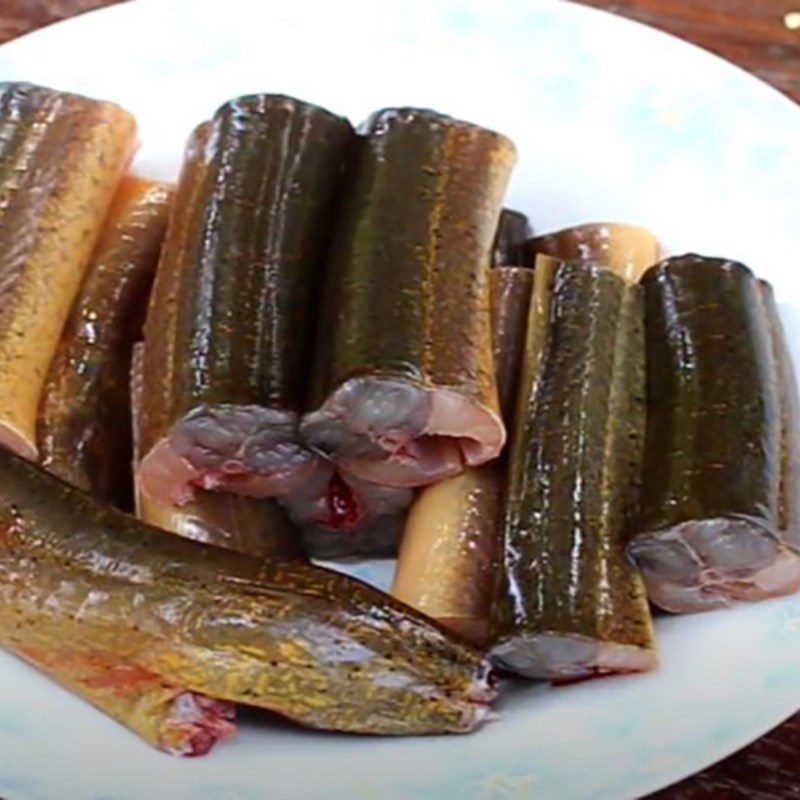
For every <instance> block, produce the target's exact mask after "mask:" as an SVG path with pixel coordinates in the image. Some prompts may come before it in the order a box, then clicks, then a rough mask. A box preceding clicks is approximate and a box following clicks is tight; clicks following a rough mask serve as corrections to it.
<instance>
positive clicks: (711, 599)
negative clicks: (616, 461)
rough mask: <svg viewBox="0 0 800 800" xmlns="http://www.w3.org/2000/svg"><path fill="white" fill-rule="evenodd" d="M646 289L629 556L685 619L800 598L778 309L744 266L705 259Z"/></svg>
mask: <svg viewBox="0 0 800 800" xmlns="http://www.w3.org/2000/svg"><path fill="white" fill-rule="evenodd" d="M642 285H643V287H644V291H645V300H646V311H647V316H646V321H647V324H646V328H647V363H648V370H647V395H648V428H647V443H646V448H645V468H644V488H643V494H642V518H641V521H640V523H639V526H638V528H639V530H640V531H641V533H640V534H639V535H638V536H637V537H636V538H635V539H634V540H633V541H632V542H631V544H630V546H629V552H630V554H631V556H632V557H633V559H634V560H635V561H636V563H637V565H638V566H639V568H640V569H641V571H642V574H643V575H644V578H645V581H646V583H647V587H648V593H649V595H650V599H651V600H652V601H653V602H654V603H656V604H657V605H659V606H661V607H662V608H664V609H666V610H668V611H673V612H676V613H678V612H692V611H704V610H706V609H711V608H718V607H720V606H725V605H728V604H730V603H731V602H732V601H734V600H750V601H752V600H761V599H764V598H768V597H774V596H777V595H783V594H788V593H791V592H795V591H797V589H798V588H800V557H799V556H798V554H797V550H796V545H797V524H796V512H795V510H794V509H795V503H796V500H795V499H794V498H796V494H797V492H796V487H797V483H796V481H797V476H796V464H797V433H796V424H792V421H790V418H792V417H794V415H795V414H796V403H797V399H796V392H797V388H796V385H795V384H794V382H793V375H792V374H791V369H790V366H789V365H790V361H789V356H788V353H787V352H786V349H785V343H784V342H783V334H782V330H781V328H780V323H779V321H778V320H777V315H776V312H775V310H774V305H773V303H772V301H771V298H770V297H769V295H768V294H765V293H764V291H763V290H762V288H761V287H760V286H759V283H758V281H757V280H756V278H755V277H754V275H753V274H752V272H751V271H750V270H749V269H747V267H745V266H743V265H742V264H739V263H736V262H732V261H725V260H722V259H715V258H703V257H701V256H697V255H686V256H682V257H679V258H671V259H669V260H667V261H664V262H662V263H661V264H659V265H658V266H656V267H654V268H652V269H650V270H649V271H648V272H647V273H646V274H645V275H644V277H643V279H642ZM765 298H766V301H767V302H766V303H765V302H764V301H765ZM790 451H791V452H790ZM790 486H791V491H787V489H788V488H789V487H790ZM789 495H791V496H792V499H791V500H790V501H788V503H787V501H786V499H785V498H788V496H789ZM782 497H783V498H784V500H783V503H782V500H781V498H782ZM782 505H783V509H784V512H786V511H787V510H788V509H791V511H789V514H788V515H787V514H786V513H784V514H783V516H784V517H785V518H784V519H781V517H782V513H781V507H782ZM789 517H791V520H790V519H789Z"/></svg>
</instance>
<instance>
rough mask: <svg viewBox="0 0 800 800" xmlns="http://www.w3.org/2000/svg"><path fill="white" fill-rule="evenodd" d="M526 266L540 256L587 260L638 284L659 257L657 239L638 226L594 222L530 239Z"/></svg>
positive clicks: (566, 259)
mask: <svg viewBox="0 0 800 800" xmlns="http://www.w3.org/2000/svg"><path fill="white" fill-rule="evenodd" d="M525 250H526V252H527V257H526V263H527V265H528V266H531V267H533V266H535V264H536V257H537V255H548V256H553V257H555V258H558V259H560V260H562V261H585V262H588V263H591V264H596V265H598V266H603V267H608V268H609V269H611V270H612V271H613V272H616V273H617V275H619V276H620V277H621V278H624V279H625V280H627V281H630V282H633V283H635V282H636V281H638V280H639V278H641V276H642V275H643V273H644V272H645V271H646V270H648V269H649V268H650V267H652V266H653V265H654V264H656V263H657V262H658V260H659V258H660V254H661V246H660V245H659V243H658V240H657V239H656V237H655V236H654V235H653V234H652V233H651V232H650V231H649V230H648V229H647V228H642V227H640V226H639V225H629V224H627V223H623V222H592V223H588V224H586V225H576V226H575V227H572V228H564V230H561V231H557V232H555V233H548V234H546V235H544V236H537V237H536V238H534V239H530V240H528V242H527V243H526V245H525Z"/></svg>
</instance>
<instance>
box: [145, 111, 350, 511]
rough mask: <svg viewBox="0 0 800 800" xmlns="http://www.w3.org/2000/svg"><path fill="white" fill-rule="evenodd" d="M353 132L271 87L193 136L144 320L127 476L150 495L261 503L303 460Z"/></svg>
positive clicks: (299, 474)
mask: <svg viewBox="0 0 800 800" xmlns="http://www.w3.org/2000/svg"><path fill="white" fill-rule="evenodd" d="M353 136H354V134H353V130H352V128H351V126H350V124H349V123H348V122H347V121H346V120H345V119H343V118H341V117H337V116H334V115H333V114H331V113H329V112H328V111H325V110H324V109H322V108H319V107H318V106H314V105H310V104H308V103H304V102H302V101H300V100H294V99H292V98H288V97H283V96H280V95H249V96H245V97H239V98H236V99H234V100H231V101H229V102H227V103H225V104H224V105H223V106H221V107H220V108H219V109H218V110H217V112H216V113H215V115H214V117H213V119H212V120H211V121H210V122H206V123H203V124H202V125H200V126H199V127H198V128H197V129H196V130H195V131H194V132H193V135H192V137H191V138H190V141H189V144H188V146H187V150H186V156H185V160H184V165H183V170H182V173H181V177H180V180H179V186H178V189H177V194H176V198H175V203H174V209H173V213H172V215H171V218H170V222H169V226H168V229H167V237H166V242H165V245H164V250H163V253H162V257H161V261H160V264H159V267H158V271H157V274H156V279H155V284H154V287H153V294H152V299H151V302H150V308H149V310H148V314H147V321H146V324H145V337H144V338H145V343H146V347H145V364H144V384H145V389H144V404H143V408H142V418H143V423H142V460H141V462H140V463H139V467H138V481H139V484H140V486H141V489H142V491H143V492H145V493H146V494H148V495H149V496H150V497H151V498H152V499H153V500H155V501H157V502H167V503H173V504H176V505H181V504H183V503H186V502H189V501H190V500H191V499H192V497H193V496H194V494H195V490H196V489H197V488H200V489H209V490H224V491H228V492H233V493H236V494H243V495H250V496H255V497H273V496H277V495H282V494H286V493H288V492H289V491H291V490H292V489H294V488H296V487H297V486H299V485H301V484H302V483H304V482H305V481H307V480H309V478H310V476H311V475H312V474H313V472H314V470H315V469H316V467H317V463H318V457H317V456H316V455H315V454H313V453H312V452H310V451H309V450H308V449H307V448H306V447H305V446H304V445H303V444H302V443H301V442H300V441H299V440H298V432H297V423H298V417H299V414H300V412H301V410H302V406H303V402H304V399H305V393H306V377H307V374H308V369H307V367H306V362H307V360H308V359H309V357H310V353H309V344H310V333H311V330H312V327H313V326H312V321H313V320H312V316H311V312H312V309H313V305H314V301H315V295H316V289H317V288H318V284H319V282H320V279H321V268H322V257H323V254H324V252H325V249H326V246H327V244H328V242H327V238H328V229H329V223H330V216H331V207H332V203H333V200H334V197H335V194H336V191H337V187H338V182H339V177H340V172H341V169H342V165H343V162H344V160H345V158H346V157H347V155H348V153H349V150H350V147H351V145H352V139H353Z"/></svg>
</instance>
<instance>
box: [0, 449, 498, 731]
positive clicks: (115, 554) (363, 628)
mask: <svg viewBox="0 0 800 800" xmlns="http://www.w3.org/2000/svg"><path fill="white" fill-rule="evenodd" d="M0 646H2V647H4V648H5V649H8V650H9V651H11V652H12V653H16V654H18V655H20V656H21V657H23V658H27V659H29V660H30V661H32V662H34V663H36V664H37V665H39V666H40V668H41V669H44V670H45V671H46V672H47V673H48V674H50V675H51V676H53V677H54V678H55V679H56V680H59V679H60V678H62V677H64V676H66V680H65V682H67V683H69V682H80V681H82V680H84V678H83V677H82V675H81V674H80V673H81V671H82V670H83V669H84V667H82V666H80V665H86V664H103V663H107V664H108V663H110V664H112V665H113V669H112V670H108V669H106V668H102V669H101V670H100V676H101V677H102V678H103V679H104V680H106V681H109V682H111V681H112V680H117V679H118V680H119V682H120V690H121V691H123V692H125V693H126V694H127V695H128V696H129V697H130V693H132V692H136V691H139V690H140V687H141V683H142V681H144V682H146V683H151V684H152V682H153V681H154V680H155V679H154V678H153V676H157V677H158V678H159V679H160V680H161V681H162V682H163V684H166V685H167V686H168V687H170V688H171V690H172V691H179V692H180V693H185V692H188V693H190V694H191V696H192V697H194V696H202V697H207V698H212V699H213V700H219V701H222V702H224V703H242V704H245V705H249V706H254V707H258V708H264V709H269V710H270V711H274V712H276V713H278V714H281V715H283V716H284V717H287V718H289V719H291V720H294V721H295V722H297V723H300V724H302V725H305V726H308V727H312V728H318V729H325V730H337V731H347V732H352V733H369V734H384V735H411V734H429V733H464V732H467V731H470V730H473V729H475V728H476V727H478V726H479V725H480V724H481V723H482V722H483V721H484V720H486V718H487V717H488V716H489V715H490V713H491V712H490V705H489V704H490V702H491V700H492V699H493V697H494V694H495V692H494V689H493V686H492V683H491V680H490V669H489V665H488V663H487V661H486V660H485V658H484V657H483V655H482V654H481V653H480V652H479V651H477V650H475V649H474V648H472V647H471V646H469V645H468V644H466V643H465V642H463V641H461V640H458V639H456V638H452V637H450V636H449V635H448V634H447V633H446V632H445V630H444V629H442V628H440V627H439V626H437V625H436V624H435V623H433V622H431V621H430V620H428V619H427V618H426V617H424V616H423V615H421V614H419V613H417V612H415V611H414V610H413V609H411V608H409V607H407V606H405V605H403V604H402V603H398V602H397V601H395V600H393V599H392V598H390V597H388V596H387V595H385V594H383V593H382V592H379V591H378V590H376V589H374V588H372V587H370V586H367V585H366V584H363V583H361V582H359V581H356V580H354V579H351V578H348V577H346V576H344V575H342V574H340V573H336V572H331V571H329V570H325V569H323V568H320V567H314V566H311V565H309V564H305V563H302V562H281V561H271V560H270V561H264V560H262V559H254V558H250V557H248V556H244V555H241V554H239V553H234V552H232V551H229V550H223V549H221V548H217V547H212V546H209V545H205V544H201V543H199V542H193V541H190V540H188V539H184V538H181V537H178V536H171V535H167V534H165V533H164V532H163V531H160V530H158V529H156V528H151V527H150V526H147V525H145V524H143V523H141V522H139V521H138V520H136V519H134V518H133V517H130V516H128V515H126V514H124V513H123V512H120V511H118V510H117V509H114V508H112V507H110V506H105V505H102V504H100V503H98V502H97V501H96V500H94V499H93V498H92V497H91V496H89V495H87V494H86V493H84V492H82V491H81V490H79V489H76V488H74V487H72V486H70V485H69V484H66V483H64V482H62V481H61V480H59V479H58V478H56V477H54V476H52V475H49V474H48V473H46V472H44V471H43V470H41V468H40V467H38V466H37V465H34V464H31V463H29V462H27V461H25V460H23V459H21V458H19V457H18V456H16V455H14V454H13V453H11V452H10V451H8V450H5V449H0ZM75 664H77V665H78V667H74V666H73V665H75ZM90 685H91V683H90ZM106 685H107V684H106ZM145 696H146V697H147V699H148V701H151V700H153V698H154V695H153V693H152V692H151V691H145ZM180 696H181V694H179V695H176V698H177V697H180ZM94 699H95V700H97V699H102V694H101V693H100V694H95V695H94ZM109 705H110V706H112V708H109V710H110V711H113V704H111V703H110V701H109ZM195 705H196V704H195ZM224 708H226V707H225V706H223V707H222V709H219V708H217V709H216V710H214V709H211V710H210V716H211V717H212V719H211V720H207V722H209V724H207V725H206V726H205V728H204V730H205V733H206V734H207V735H208V736H209V737H213V736H214V735H215V730H219V728H220V727H222V729H223V732H226V731H227V729H228V725H221V726H220V725H219V724H217V725H216V726H215V725H214V724H213V723H214V719H213V717H217V718H218V717H220V716H222V717H223V719H222V720H219V719H217V720H216V721H217V722H218V723H219V722H227V720H226V719H224V717H225V714H224V711H223V709H224ZM116 710H117V712H118V714H119V716H120V717H121V718H122V719H123V720H124V721H126V722H127V721H128V711H129V710H130V706H128V708H127V710H126V709H125V708H124V707H123V706H122V705H117V706H116ZM199 712H200V713H202V712H203V709H202V708H200V709H199ZM137 728H139V729H141V726H138V725H136V726H134V730H136V729H137ZM156 738H157V741H158V742H159V743H160V742H161V739H159V738H158V737H156ZM151 740H152V739H151Z"/></svg>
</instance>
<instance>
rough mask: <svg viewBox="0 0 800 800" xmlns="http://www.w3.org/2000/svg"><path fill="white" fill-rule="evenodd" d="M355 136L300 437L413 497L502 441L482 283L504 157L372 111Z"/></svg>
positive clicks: (501, 148) (479, 134)
mask: <svg viewBox="0 0 800 800" xmlns="http://www.w3.org/2000/svg"><path fill="white" fill-rule="evenodd" d="M360 133H361V136H360V138H359V140H358V147H357V152H356V154H355V156H354V158H353V160H352V162H351V166H350V170H349V173H348V176H347V177H346V179H345V189H344V196H343V198H342V202H341V208H340V212H339V214H338V216H337V221H336V223H335V225H334V235H333V242H332V246H331V249H330V257H329V263H328V265H327V273H326V283H325V293H324V295H323V301H324V302H323V308H322V314H321V321H320V326H319V328H318V335H317V347H316V351H315V358H314V367H313V375H312V379H311V389H310V399H309V403H308V408H309V411H308V412H307V413H306V415H305V416H304V418H303V421H302V424H301V434H302V436H303V438H304V440H305V441H306V442H307V443H308V445H309V447H311V448H312V449H314V450H316V451H317V452H320V453H321V454H323V455H324V456H325V457H327V458H330V459H331V460H332V461H333V462H335V463H336V464H337V465H338V466H339V467H340V468H341V469H342V471H343V472H347V473H350V474H352V475H354V476H355V477H357V478H360V479H362V480H366V481H370V482H372V483H378V484H384V485H387V486H395V487H403V486H405V487H416V486H423V485H426V484H429V483H433V482H435V481H438V480H441V479H443V478H445V477H448V476H451V475H454V474H457V473H458V472H461V471H462V470H463V469H464V466H466V465H477V464H481V463H483V462H485V461H489V460H491V459H493V458H495V457H496V456H497V455H498V454H499V452H500V450H501V448H502V446H503V443H504V440H505V429H504V427H503V423H502V420H501V418H500V413H499V408H498V401H497V390H496V386H495V379H494V372H493V369H492V353H491V336H490V330H489V324H490V323H489V313H488V306H489V292H488V279H489V271H490V270H489V268H490V257H491V247H492V240H493V237H494V234H495V231H496V228H497V221H498V217H499V214H500V207H501V201H502V197H503V193H504V192H505V188H506V185H507V183H508V179H509V176H510V173H511V169H512V167H513V164H514V161H515V159H516V154H515V149H514V146H513V144H512V143H511V142H510V141H509V140H508V139H506V138H505V137H503V136H501V135H500V134H497V133H494V132H492V131H489V130H486V129H484V128H480V127H478V126H476V125H471V124H469V123H466V122H461V121H458V120H454V119H452V118H450V117H447V116H444V115H442V114H438V113H436V112H434V111H428V110H421V109H414V108H399V109H385V110H383V111H379V112H377V113H376V114H374V115H373V116H372V117H371V118H370V119H369V120H368V121H367V122H366V123H365V125H364V126H362V128H361V129H360Z"/></svg>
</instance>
